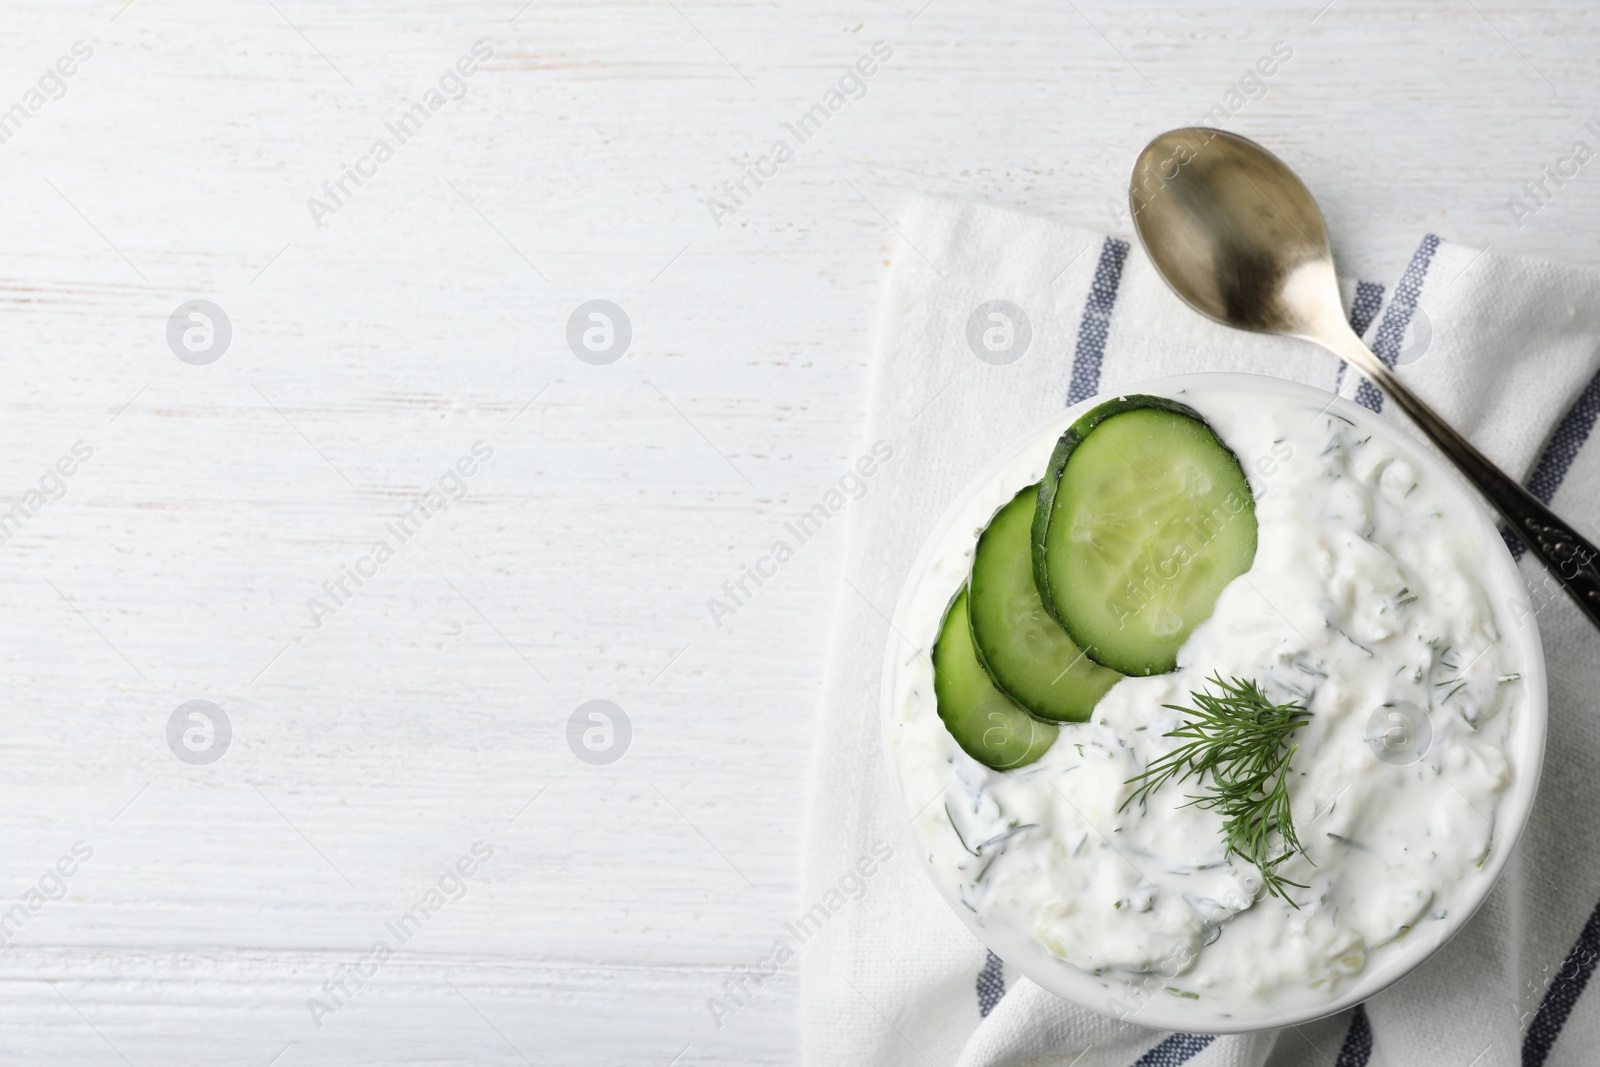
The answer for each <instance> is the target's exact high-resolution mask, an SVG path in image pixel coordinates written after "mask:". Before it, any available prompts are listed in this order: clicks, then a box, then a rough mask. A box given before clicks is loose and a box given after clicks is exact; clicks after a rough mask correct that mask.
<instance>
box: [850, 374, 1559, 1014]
mask: <svg viewBox="0 0 1600 1067" xmlns="http://www.w3.org/2000/svg"><path fill="white" fill-rule="evenodd" d="M1185 389H1187V390H1196V391H1198V390H1203V389H1226V390H1229V391H1232V392H1262V393H1271V394H1275V395H1277V396H1282V397H1290V398H1297V399H1303V400H1308V401H1310V402H1311V403H1314V404H1316V405H1317V406H1318V407H1321V406H1322V405H1323V404H1325V403H1327V402H1328V400H1329V394H1328V393H1326V392H1323V391H1322V390H1319V389H1314V388H1312V387H1310V386H1306V385H1300V384H1297V383H1294V382H1289V381H1284V380H1282V379H1278V378H1270V377H1265V376H1262V375H1254V374H1188V375H1181V376H1177V377H1170V378H1158V379H1154V380H1152V381H1147V382H1140V383H1138V384H1135V385H1130V386H1128V387H1127V388H1126V389H1124V390H1121V391H1120V392H1119V393H1114V394H1109V393H1108V394H1104V395H1101V396H1096V397H1092V398H1090V399H1088V400H1085V401H1083V402H1082V403H1080V404H1077V405H1074V406H1073V407H1071V408H1068V409H1067V410H1066V411H1065V412H1063V413H1062V414H1061V415H1060V416H1059V417H1057V418H1055V419H1053V420H1051V421H1050V422H1049V423H1047V424H1046V425H1044V426H1041V427H1040V428H1039V429H1037V430H1035V431H1034V432H1033V433H1031V434H1029V435H1028V436H1027V437H1026V438H1024V439H1023V440H1022V441H1021V442H1020V443H1018V444H1017V445H1016V446H1014V447H1012V448H1011V449H1009V450H1008V451H1006V452H1005V453H1004V454H1003V455H1001V456H1000V457H998V458H997V459H996V460H995V462H994V463H992V464H990V466H989V467H988V468H986V469H985V470H984V472H983V473H982V474H980V475H979V476H978V477H977V478H976V479H974V481H973V483H972V484H971V485H970V486H968V487H967V489H966V490H964V491H963V492H962V494H961V496H960V498H959V499H958V500H957V501H956V502H955V504H953V505H952V506H951V507H950V509H949V510H948V511H947V512H946V513H945V515H944V517H943V518H942V519H941V520H940V521H939V523H938V525H937V526H936V527H935V528H934V531H933V533H932V535H931V536H930V537H929V538H928V542H927V544H926V545H924V547H923V550H922V552H921V553H920V554H919V556H918V557H917V560H916V562H915V563H914V564H913V565H912V568H911V572H910V574H909V576H908V578H907V580H906V585H905V588H904V590H903V591H902V593H901V596H900V600H899V603H898V605H897V607H896V609H895V615H894V626H893V627H892V628H891V630H890V633H891V635H892V636H891V638H890V641H889V647H888V650H887V652H886V653H885V656H884V670H883V692H882V698H881V705H882V719H883V730H884V750H885V752H886V754H887V756H888V759H889V762H890V765H891V767H892V768H893V773H894V775H895V778H896V781H897V782H898V783H899V786H900V794H901V798H902V800H903V801H904V802H905V805H906V811H907V814H908V816H910V818H911V819H912V820H913V822H912V826H911V834H912V836H913V837H914V838H917V839H918V840H919V842H921V840H922V839H921V832H920V831H919V830H918V828H917V825H916V823H915V819H916V816H917V815H918V814H919V808H920V807H924V806H925V805H926V803H927V802H928V798H926V797H918V798H913V797H909V796H907V794H906V789H905V784H906V783H905V781H904V778H903V776H902V774H901V768H900V765H899V763H898V761H897V760H896V757H895V738H894V736H893V731H894V725H895V722H896V708H897V707H901V706H903V705H902V704H901V703H900V697H901V696H902V694H903V693H904V692H905V688H904V687H905V686H906V685H907V684H908V681H909V678H910V676H911V674H910V672H912V671H913V670H917V669H920V670H922V671H923V672H926V671H927V669H928V668H927V666H926V664H925V663H921V664H920V665H919V659H920V660H925V659H926V657H919V659H913V660H909V661H908V660H907V659H906V657H905V655H904V653H903V650H902V648H901V647H900V637H899V636H898V635H899V634H902V633H903V634H905V635H906V636H907V637H909V638H911V640H913V641H915V642H919V643H920V645H921V647H923V648H928V647H931V645H932V643H933V638H934V636H935V633H936V631H937V628H938V625H939V617H938V615H939V613H930V612H929V610H928V605H929V604H930V602H931V601H930V597H932V596H936V597H937V600H936V602H937V604H938V605H939V607H940V608H941V609H942V607H943V605H944V604H945V603H946V602H947V601H948V599H949V597H950V596H951V595H953V594H954V592H955V590H956V588H957V585H958V582H959V578H958V577H957V576H956V575H954V574H953V573H952V572H951V571H950V562H949V561H950V559H951V558H952V553H951V552H950V548H951V545H952V544H953V543H959V544H960V545H961V546H962V547H963V549H966V550H970V549H971V547H972V545H973V543H974V542H975V541H976V539H977V532H978V531H979V530H980V529H981V528H982V527H983V526H984V525H985V524H986V523H987V522H988V520H989V518H990V516H992V515H993V514H994V512H995V511H996V510H997V509H998V508H999V506H1000V505H1002V504H1004V503H1005V502H1006V501H1008V500H1009V499H1011V497H1012V495H1013V494H1014V493H1015V492H1016V491H1017V490H1019V489H1021V488H1022V487H1023V486H1024V485H1027V484H1029V482H1030V481H1036V480H1037V478H1038V474H1039V473H1042V472H1043V470H1044V467H1045V464H1046V462H1047V460H1048V459H1049V456H1050V453H1051V450H1052V449H1053V448H1054V446H1055V442H1056V440H1057V439H1058V438H1059V437H1060V436H1061V434H1062V432H1063V431H1064V430H1066V428H1067V427H1068V426H1070V425H1071V424H1072V423H1073V422H1075V421H1076V420H1077V419H1078V417H1079V416H1081V415H1082V414H1083V413H1084V412H1086V411H1088V410H1089V409H1090V408H1092V407H1094V406H1095V405H1097V404H1100V403H1102V402H1103V401H1105V400H1108V399H1110V398H1111V397H1113V396H1119V395H1126V394H1128V393H1149V394H1154V395H1157V396H1178V395H1179V390H1185ZM1329 410H1330V411H1333V412H1336V413H1337V414H1339V415H1342V416H1343V417H1344V418H1346V419H1349V420H1350V421H1351V422H1353V423H1355V424H1356V425H1357V426H1359V427H1360V428H1361V429H1362V430H1364V431H1367V432H1370V433H1372V434H1373V435H1374V436H1375V437H1377V438H1378V439H1379V440H1381V441H1383V442H1385V443H1386V444H1387V445H1388V446H1389V447H1390V448H1392V449H1393V450H1394V451H1395V452H1396V453H1398V454H1399V455H1401V456H1403V457H1404V458H1405V459H1406V460H1408V461H1409V462H1411V463H1412V464H1414V465H1415V466H1416V467H1418V468H1419V469H1422V470H1426V471H1428V472H1430V473H1431V474H1432V475H1433V476H1434V481H1435V483H1436V484H1437V485H1438V487H1439V491H1440V492H1441V493H1442V494H1444V495H1445V496H1446V497H1447V498H1453V500H1454V507H1455V510H1456V514H1459V515H1462V516H1467V517H1470V519H1469V521H1474V522H1476V523H1478V524H1479V527H1480V529H1479V534H1480V536H1481V539H1482V542H1483V544H1485V545H1486V546H1488V558H1486V559H1485V560H1484V567H1483V573H1482V574H1481V575H1480V578H1481V580H1482V581H1483V584H1484V588H1485V590H1486V591H1487V592H1488V594H1489V597H1490V599H1491V601H1492V602H1493V604H1494V606H1495V611H1496V620H1497V623H1498V624H1499V628H1500V631H1501V635H1502V638H1503V639H1505V640H1508V641H1509V642H1510V643H1511V645H1512V647H1513V648H1514V649H1515V650H1516V654H1517V658H1518V659H1519V661H1520V663H1521V664H1522V668H1521V670H1522V676H1523V686H1524V692H1525V694H1526V697H1527V701H1526V703H1527V706H1526V707H1525V708H1519V709H1518V714H1517V716H1516V721H1515V722H1514V724H1513V727H1512V729H1511V732H1510V734H1509V736H1508V739H1507V756H1508V758H1509V760H1510V763H1511V766H1512V768H1513V770H1512V780H1511V784H1510V786H1509V787H1508V788H1507V790H1506V792H1505V793H1504V794H1503V795H1502V797H1501V799H1500V804H1499V807H1498V808H1497V815H1496V818H1495V830H1494V845H1495V847H1494V848H1493V849H1491V851H1490V857H1489V860H1488V862H1487V863H1486V864H1485V870H1484V874H1485V877H1483V878H1482V879H1480V880H1478V882H1477V885H1476V886H1475V887H1474V888H1475V889H1476V892H1475V893H1471V894H1464V895H1463V897H1461V898H1458V900H1459V901H1461V902H1462V903H1464V904H1465V906H1464V907H1463V906H1459V905H1458V906H1457V907H1455V908H1453V909H1452V911H1451V914H1450V915H1449V916H1448V917H1447V918H1445V919H1442V920H1439V921H1437V922H1432V923H1428V924H1427V925H1426V927H1420V926H1419V927H1418V928H1417V929H1416V930H1414V931H1413V932H1412V934H1411V935H1409V936H1408V937H1407V938H1406V939H1405V940H1403V941H1401V942H1396V943H1393V944H1391V945H1387V946H1383V947H1382V948H1381V949H1379V950H1378V951H1377V952H1375V954H1374V955H1373V957H1372V958H1371V959H1369V961H1368V963H1367V965H1366V967H1365V968H1364V969H1363V970H1362V971H1361V972H1360V973H1359V974H1358V975H1356V976H1355V977H1354V979H1353V980H1352V981H1350V982H1349V983H1348V984H1347V985H1346V986H1345V987H1344V988H1343V990H1342V991H1341V992H1339V993H1338V994H1337V995H1336V996H1333V997H1330V998H1329V999H1328V1000H1327V1001H1326V1002H1322V1003H1314V1004H1306V1005H1298V1006H1291V1007H1289V1008H1287V1009H1285V1010H1281V1011H1280V1010H1279V1009H1278V1008H1276V1007H1273V1006H1271V1005H1268V1004H1262V1003H1260V1002H1256V1003H1236V1004H1223V1005H1220V1006H1213V1005H1212V1004H1206V1005H1203V1006H1202V1005H1201V1004H1200V1003H1199V1002H1196V1001H1190V1000H1185V999H1179V998H1174V997H1167V998H1154V997H1150V998H1146V999H1145V1001H1144V1002H1143V1003H1142V1004H1140V1005H1137V1006H1136V1010H1134V1011H1132V1012H1130V1011H1128V1010H1127V1007H1126V1001H1122V1000H1120V999H1119V998H1120V997H1121V996H1122V995H1123V987H1122V985H1121V983H1114V982H1112V981H1111V980H1108V979H1106V978H1103V977H1100V976H1096V975H1092V974H1090V973H1088V972H1086V971H1082V970H1079V969H1078V968H1076V967H1074V966H1072V965H1071V964H1069V963H1066V962H1065V961H1063V960H1061V959H1059V958H1057V957H1055V956H1053V955H1051V954H1050V952H1049V950H1048V949H1046V948H1045V947H1044V946H1043V945H1042V944H1040V943H1039V942H1037V941H1035V940H1034V939H1032V938H1031V937H1028V936H1026V935H1024V934H1022V933H1020V932H1017V931H1015V930H1011V929H1009V928H1004V927H987V926H984V925H982V924H981V923H980V922H979V920H978V916H977V915H976V914H975V913H973V912H972V911H971V910H970V909H969V908H967V907H965V906H964V905H962V904H961V903H960V902H959V901H958V900H957V898H956V897H955V895H954V894H953V892H952V891H951V889H950V888H949V887H948V886H947V885H946V884H945V883H944V881H943V880H942V879H941V878H940V876H939V875H938V873H937V872H936V871H935V870H934V867H933V864H932V862H931V856H930V855H929V850H928V849H926V848H920V849H919V852H921V853H922V855H923V857H924V866H925V867H927V869H928V874H929V876H930V877H931V878H932V879H933V883H934V885H935V886H936V887H937V888H938V890H939V893H940V895H941V896H943V897H944V898H945V901H946V903H948V904H949V905H950V907H951V909H952V910H954V911H955V913H956V914H957V915H959V916H960V917H961V919H962V921H964V922H965V923H966V924H967V926H968V927H969V928H970V929H971V930H972V932H973V933H974V934H975V935H977V937H978V940H979V941H981V942H983V943H984V944H985V945H987V946H988V947H989V948H990V949H992V950H993V951H994V952H995V954H996V955H998V956H1000V957H1001V958H1002V959H1003V960H1005V961H1006V963H1008V964H1010V965H1011V966H1012V967H1014V968H1016V969H1017V970H1018V971H1020V972H1021V973H1022V974H1024V975H1026V976H1027V977H1028V978H1030V979H1032V980H1033V981H1034V982H1035V983H1037V984H1038V985H1040V986H1041V987H1043V988H1045V989H1048V990H1049V991H1050V992H1052V993H1054V994H1056V995H1057V996H1059V997H1062V998H1063V999H1065V1000H1068V1001H1071V1002H1072V1003H1074V1004H1077V1005H1079V1006H1081V1007H1084V1008H1087V1009H1089V1010H1091V1011H1095V1012H1099V1013H1101V1014H1105V1015H1111V1016H1114V1017H1117V1018H1125V1019H1128V1020H1129V1021H1132V1022H1136V1023H1137V1024H1138V1025H1140V1026H1147V1027H1151V1028H1153V1029H1157V1030H1188V1031H1199V1032H1205V1033H1245V1032H1249V1031H1254V1030H1267V1029H1276V1028H1278V1027H1283V1026H1291V1025H1296V1024H1299V1023H1303V1022H1308V1021H1310V1020H1313V1019H1318V1018H1321V1017H1323V1016H1325V1015H1331V1014H1333V1013H1335V1012H1338V1011H1343V1010H1344V1009H1346V1008H1349V1007H1353V1006H1354V1005H1356V1004H1359V1003H1361V1002H1362V1001H1364V1000H1366V999H1367V998H1369V997H1371V996H1372V995H1373V994H1375V993H1378V992H1379V991H1381V990H1383V989H1385V988H1387V987H1388V986H1390V985H1392V984H1393V983H1394V982H1396V981H1398V980H1399V979H1401V978H1402V977H1404V976H1405V975H1406V974H1408V973H1409V972H1410V971H1412V970H1413V969H1414V968H1416V967H1417V966H1419V965H1420V964H1422V962H1423V961H1425V960H1426V959H1427V958H1428V957H1429V956H1431V955H1433V954H1434V953H1435V952H1437V951H1438V950H1439V948H1440V947H1441V946H1443V945H1444V943H1445V942H1446V941H1448V940H1449V939H1450V938H1451V937H1453V936H1454V935H1455V934H1456V933H1457V932H1458V931H1459V930H1460V929H1461V928H1462V927H1463V926H1465V925H1466V924H1467V922H1468V921H1469V920H1470V919H1471V917H1472V915H1473V913H1474V912H1476V911H1477V909H1478V906H1479V905H1481V904H1482V903H1483V901H1484V898H1486V897H1487V896H1488V895H1489V891H1490V890H1491V889H1492V888H1493V887H1494V884H1495V882H1496V881H1497V880H1498V879H1499V877H1500V874H1501V872H1502V871H1503V870H1504V869H1505V865H1506V863H1507V862H1508V861H1509V860H1510V858H1511V854H1512V852H1513V851H1514V850H1515V845H1516V841H1517V838H1518V837H1519V836H1520V835H1521V833H1522V829H1523V826H1524V824H1525V823H1526V822H1527V818H1528V811H1529V809H1531V808H1532V806H1533V797H1534V793H1535V791H1536V790H1537V788H1538V784H1539V772H1540V767H1541V764H1542V762H1543V759H1544V743H1545V723H1546V714H1547V700H1548V697H1547V693H1546V689H1545V685H1546V680H1545V663H1544V652H1543V649H1542V647H1541V645H1540V642H1539V630H1538V626H1537V625H1536V624H1535V622H1534V614H1533V611H1532V608H1531V606H1530V605H1529V603H1528V598H1527V590H1526V587H1525V586H1524V583H1523V581H1522V578H1521V575H1520V574H1519V573H1518V571H1517V567H1516V564H1515V562H1514V561H1513V560H1512V558H1511V554H1510V553H1509V552H1508V551H1506V549H1505V547H1504V542H1503V541H1502V540H1501V538H1500V535H1499V533H1498V532H1497V531H1496V529H1495V526H1494V523H1493V522H1492V521H1491V519H1490V518H1489V516H1488V515H1487V514H1486V513H1485V512H1484V510H1483V508H1482V506H1481V505H1480V504H1479V503H1478V500H1477V498H1476V497H1475V496H1474V495H1473V494H1472V493H1471V492H1470V491H1469V490H1468V488H1467V487H1466V485H1465V484H1464V483H1463V482H1462V480H1461V477H1460V475H1458V474H1457V473H1456V471H1455V469H1454V468H1453V467H1451V466H1449V465H1448V464H1447V463H1446V462H1445V461H1444V460H1443V459H1442V458H1441V457H1439V456H1438V455H1436V454H1435V453H1433V452H1431V451H1429V450H1427V449H1426V448H1425V447H1423V446H1422V445H1421V444H1420V443H1419V442H1418V441H1417V440H1416V439H1415V438H1413V437H1411V436H1409V435H1408V434H1407V433H1406V432H1405V431H1404V430H1402V429H1401V428H1400V427H1399V426H1397V425H1395V424H1394V423H1392V422H1389V421H1388V420H1385V419H1383V418H1380V417H1379V416H1377V415H1376V414H1374V413H1373V412H1371V411H1368V410H1367V409H1366V408H1364V407H1360V406H1359V405H1356V404H1353V403H1350V402H1349V401H1346V400H1342V399H1338V400H1334V401H1333V403H1332V404H1331V406H1330V408H1329ZM1025 456H1026V457H1027V458H1029V459H1030V460H1031V459H1037V463H1031V462H1030V463H1028V464H1027V466H1029V467H1030V468H1031V469H1033V470H1035V472H1036V473H1035V475H1034V477H1033V478H1031V479H1027V480H1021V481H1017V482H1016V483H1015V484H1001V482H1000V475H1001V473H1002V471H1003V470H1005V469H1006V468H1007V467H1008V466H1010V465H1012V464H1016V463H1019V462H1021V461H1023V459H1024V457H1025ZM957 531H960V533H957ZM954 555H955V556H956V557H957V558H959V557H960V556H961V552H959V551H958V552H957V553H955V554H954ZM940 561H943V562H942V563H941V564H940V568H941V569H940V571H939V573H932V572H933V571H934V569H935V564H936V563H940ZM931 583H937V588H935V587H934V585H933V584H931ZM930 614H931V617H930ZM1219 1007H1220V1010H1219Z"/></svg>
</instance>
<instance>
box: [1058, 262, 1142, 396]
mask: <svg viewBox="0 0 1600 1067" xmlns="http://www.w3.org/2000/svg"><path fill="white" fill-rule="evenodd" d="M1127 259H1128V242H1127V241H1124V240H1121V239H1120V238H1117V237H1107V238H1106V243H1105V244H1104V245H1102V246H1101V248H1100V264H1099V266H1097V267H1095V271H1094V283H1093V284H1092V285H1090V287H1089V299H1088V300H1086V301H1084V304H1083V321H1082V322H1081V323H1079V324H1078V349H1077V351H1076V352H1074V353H1073V355H1072V384H1071V385H1069V386H1068V387H1067V403H1068V404H1069V405H1071V404H1076V403H1077V402H1078V401H1080V400H1087V399H1089V398H1090V397H1091V396H1094V394H1096V393H1098V392H1099V391H1100V363H1101V361H1102V360H1103V359H1105V355H1106V338H1107V337H1109V336H1110V335H1111V309H1112V307H1114V306H1115V305H1116V303H1117V288H1118V286H1120V285H1121V284H1122V265H1123V263H1125V262H1127Z"/></svg>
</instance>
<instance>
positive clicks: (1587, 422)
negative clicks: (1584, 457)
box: [1528, 374, 1600, 504]
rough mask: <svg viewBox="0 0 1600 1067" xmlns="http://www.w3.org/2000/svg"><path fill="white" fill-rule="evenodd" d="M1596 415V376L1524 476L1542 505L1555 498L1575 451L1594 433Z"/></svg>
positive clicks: (1599, 403)
mask: <svg viewBox="0 0 1600 1067" xmlns="http://www.w3.org/2000/svg"><path fill="white" fill-rule="evenodd" d="M1597 415H1600V374H1596V375H1595V376H1594V377H1593V378H1590V379H1589V385H1588V387H1587V388H1585V389H1584V391H1583V395H1582V396H1580V397H1578V402H1577V403H1576V404H1573V405H1572V410H1571V411H1569V412H1567V413H1566V415H1565V416H1563V417H1562V419H1561V423H1560V424H1559V425H1558V426H1557V427H1556V432H1555V433H1553V434H1551V435H1550V441H1549V443H1548V444H1546V445H1545V446H1544V452H1543V453H1541V454H1540V456H1539V462H1538V463H1536V464H1534V467H1533V473H1532V474H1531V475H1529V476H1528V492H1530V493H1532V494H1533V495H1534V496H1536V497H1538V498H1539V500H1540V501H1541V502H1542V503H1545V504H1548V503H1550V501H1551V500H1552V499H1553V498H1554V497H1555V495H1556V490H1557V489H1558V488H1560V487H1561V482H1562V480H1563V479H1564V478H1566V476H1567V470H1568V469H1569V468H1571V466H1572V461H1573V460H1574V459H1576V458H1577V457H1578V450H1579V449H1580V448H1582V447H1583V443H1584V442H1585V441H1587V440H1588V439H1589V434H1591V433H1593V432H1594V421H1595V416H1597Z"/></svg>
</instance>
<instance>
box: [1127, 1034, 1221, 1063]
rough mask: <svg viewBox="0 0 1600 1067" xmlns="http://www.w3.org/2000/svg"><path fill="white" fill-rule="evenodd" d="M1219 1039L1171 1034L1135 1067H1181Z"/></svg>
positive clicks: (1214, 1036)
mask: <svg viewBox="0 0 1600 1067" xmlns="http://www.w3.org/2000/svg"><path fill="white" fill-rule="evenodd" d="M1216 1039H1217V1035H1215V1034H1171V1035H1169V1036H1168V1037H1167V1039H1166V1040H1165V1041H1163V1042H1161V1044H1159V1045H1157V1046H1156V1047H1155V1048H1153V1049H1151V1050H1150V1051H1149V1052H1146V1053H1145V1054H1144V1055H1143V1056H1140V1057H1139V1058H1138V1059H1137V1060H1135V1061H1134V1064H1133V1067H1179V1064H1184V1063H1188V1062H1189V1059H1190V1057H1192V1056H1195V1055H1198V1054H1199V1053H1200V1052H1202V1051H1204V1049H1205V1048H1206V1047H1207V1046H1208V1045H1210V1044H1211V1042H1213V1041H1215V1040H1216Z"/></svg>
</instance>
